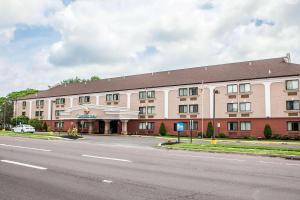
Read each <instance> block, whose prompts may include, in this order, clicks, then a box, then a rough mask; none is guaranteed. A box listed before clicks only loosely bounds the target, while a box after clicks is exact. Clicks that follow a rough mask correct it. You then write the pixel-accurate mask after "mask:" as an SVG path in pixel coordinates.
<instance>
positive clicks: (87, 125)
mask: <svg viewBox="0 0 300 200" xmlns="http://www.w3.org/2000/svg"><path fill="white" fill-rule="evenodd" d="M81 126H82V127H81V128H89V127H90V123H89V122H84V123H83V125H81Z"/></svg>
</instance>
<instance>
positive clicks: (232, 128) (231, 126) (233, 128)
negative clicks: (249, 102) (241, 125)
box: [227, 122, 238, 131]
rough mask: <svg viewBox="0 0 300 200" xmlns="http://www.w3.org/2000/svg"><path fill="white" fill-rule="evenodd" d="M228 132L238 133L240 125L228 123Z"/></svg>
mask: <svg viewBox="0 0 300 200" xmlns="http://www.w3.org/2000/svg"><path fill="white" fill-rule="evenodd" d="M227 129H228V131H237V130H238V123H237V122H228V123H227Z"/></svg>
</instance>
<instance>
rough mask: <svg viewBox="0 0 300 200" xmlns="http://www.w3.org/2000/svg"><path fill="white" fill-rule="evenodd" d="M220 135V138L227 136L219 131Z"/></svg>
mask: <svg viewBox="0 0 300 200" xmlns="http://www.w3.org/2000/svg"><path fill="white" fill-rule="evenodd" d="M218 137H219V138H226V137H227V136H226V135H225V133H218Z"/></svg>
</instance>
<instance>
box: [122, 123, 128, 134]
mask: <svg viewBox="0 0 300 200" xmlns="http://www.w3.org/2000/svg"><path fill="white" fill-rule="evenodd" d="M127 123H128V120H122V134H123V135H127Z"/></svg>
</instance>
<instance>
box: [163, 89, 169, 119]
mask: <svg viewBox="0 0 300 200" xmlns="http://www.w3.org/2000/svg"><path fill="white" fill-rule="evenodd" d="M164 117H165V119H168V118H169V90H164Z"/></svg>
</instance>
